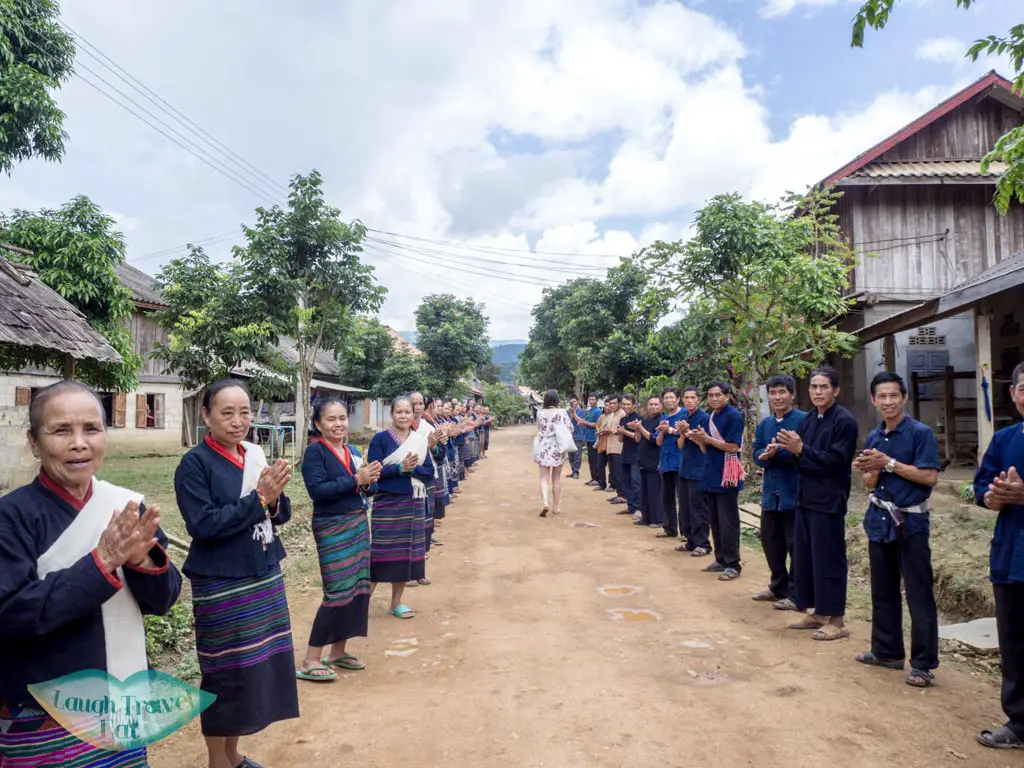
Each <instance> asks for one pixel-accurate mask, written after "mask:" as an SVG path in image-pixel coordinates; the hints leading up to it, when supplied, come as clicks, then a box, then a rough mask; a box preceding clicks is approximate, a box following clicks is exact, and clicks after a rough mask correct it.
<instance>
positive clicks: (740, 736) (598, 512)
mask: <svg viewBox="0 0 1024 768" xmlns="http://www.w3.org/2000/svg"><path fill="white" fill-rule="evenodd" d="M532 435H533V430H532V429H530V428H518V429H512V430H502V431H501V432H500V433H497V434H495V435H492V440H491V455H490V458H488V459H487V460H486V461H483V462H481V463H480V464H479V465H478V466H479V467H480V470H479V471H478V472H477V473H476V474H474V475H473V476H472V477H471V478H470V480H469V482H468V483H467V484H466V485H465V486H464V488H465V490H464V492H463V494H462V496H461V498H459V500H458V502H457V503H456V504H455V505H454V507H453V508H452V509H451V511H450V514H449V516H448V518H447V519H446V520H445V522H444V525H443V527H442V528H441V529H440V530H439V532H438V536H439V537H440V538H441V539H442V541H444V544H445V545H444V546H443V547H437V548H435V549H434V550H433V553H434V554H433V556H432V557H431V559H430V560H429V561H428V564H427V574H428V576H430V578H431V579H432V580H433V582H434V584H433V585H431V586H427V587H419V588H417V589H415V590H410V592H409V593H408V595H407V599H406V601H405V602H406V603H407V604H408V605H410V606H411V607H412V608H414V609H416V610H417V611H418V615H417V617H416V618H415V619H411V620H406V621H402V620H399V619H396V618H392V617H390V616H388V615H387V614H386V606H385V604H384V603H383V598H382V596H380V595H378V596H377V597H376V598H375V600H374V605H373V607H372V608H371V621H370V637H369V638H367V639H359V640H356V641H352V642H351V643H350V650H352V651H353V652H355V653H357V654H359V655H360V656H362V657H363V658H364V659H365V660H366V661H367V665H368V666H367V669H366V670H364V671H362V672H355V673H345V675H344V676H343V677H339V679H338V680H337V681H335V682H333V683H328V684H314V683H306V682H302V681H300V682H299V689H300V697H301V709H302V717H301V718H300V719H299V720H295V721H290V722H285V723H278V724H276V725H274V726H272V727H271V728H269V729H268V730H266V731H265V732H263V733H262V734H259V735H258V736H254V737H251V738H248V739H245V740H243V748H244V749H243V752H244V753H246V754H249V755H250V756H252V757H253V758H255V759H257V760H259V761H261V762H262V763H264V764H265V765H266V766H268V768H291V767H293V766H302V768H318V767H319V766H339V765H360V766H366V767H372V768H399V767H400V766H422V767H423V768H433V767H434V766H439V767H440V766H445V767H446V768H471V767H472V768H490V767H491V766H500V767H501V768H519V767H521V768H541V767H544V768H548V767H550V768H567V767H568V766H602V767H604V766H607V767H608V768H613V767H614V768H627V767H628V768H655V767H657V768H670V767H671V768H675V767H678V768H682V767H683V766H687V767H691V766H718V767H719V768H734V767H736V766H765V767H774V766H780V767H781V766H792V767H794V768H802V767H803V766H808V767H810V766H815V768H820V766H825V765H827V766H833V767H835V768H839V767H840V766H851V767H852V766H857V767H858V768H862V767H868V766H888V765H898V766H901V768H913V767H914V766H946V765H949V766H969V767H970V768H986V767H988V766H1017V765H1024V755H1018V754H1013V753H1002V752H992V751H989V750H986V749H984V748H982V747H980V746H978V745H977V744H976V743H975V742H974V734H975V732H976V731H977V730H978V729H980V728H984V727H991V726H992V725H994V724H997V723H999V722H1001V720H1002V717H1001V712H1000V710H999V703H998V695H997V694H998V691H997V689H996V688H995V687H994V686H993V685H992V684H990V683H986V682H985V681H983V680H981V679H976V678H972V677H969V676H967V675H964V674H960V673H956V672H954V671H953V670H950V669H948V668H945V669H942V668H940V670H939V671H938V673H939V679H938V684H937V685H936V686H935V687H934V688H932V689H930V690H925V691H921V690H917V689H913V688H910V687H909V686H906V685H904V683H903V679H904V675H903V674H901V673H898V672H891V671H887V670H880V669H871V668H866V667H863V666H861V665H858V664H856V663H854V662H853V660H852V657H853V655H854V654H855V653H856V652H857V651H859V650H861V649H863V648H865V647H866V643H867V642H868V637H869V628H868V626H866V625H863V624H858V625H853V626H852V627H851V629H852V635H853V636H852V638H851V639H848V640H840V641H836V642H832V643H822V642H815V641H813V640H811V639H810V637H809V636H808V635H807V634H806V633H803V632H794V631H788V630H785V629H784V626H785V624H786V622H787V620H791V619H792V617H793V616H794V615H795V614H792V613H788V612H787V613H782V612H779V611H775V610H773V609H772V608H771V607H770V605H765V604H759V603H754V602H753V601H751V600H750V595H751V594H752V593H753V592H755V591H757V590H759V589H760V588H762V587H763V586H764V585H765V584H766V570H767V569H766V567H765V565H764V563H763V559H762V557H761V554H760V552H756V551H751V550H747V551H746V562H745V568H744V572H743V577H742V578H741V579H739V580H737V581H735V582H732V583H725V582H719V581H717V580H716V578H715V577H714V576H712V575H708V574H704V573H701V572H700V569H701V568H702V567H703V566H704V565H706V564H707V563H708V560H707V559H704V558H701V559H695V558H690V557H688V556H684V555H682V554H679V553H676V552H674V551H673V550H672V546H671V545H670V544H668V543H666V541H665V540H656V539H654V537H653V534H654V532H653V531H651V530H650V529H647V528H643V527H641V526H634V525H632V522H631V520H630V518H629V517H628V516H624V515H616V514H615V511H616V510H618V509H619V507H613V506H611V505H609V504H607V503H606V501H605V500H606V498H607V497H606V495H605V494H602V493H598V492H594V491H593V490H591V488H589V487H587V486H585V485H584V484H583V482H584V480H585V479H586V468H585V467H584V478H583V480H579V481H572V480H566V481H565V485H566V488H567V490H566V493H565V495H564V496H563V501H562V511H563V514H561V515H560V516H557V517H549V518H548V519H540V518H539V517H538V515H537V513H538V511H539V507H540V503H539V492H538V490H537V481H536V475H537V470H536V467H535V466H534V464H533V462H532V460H531V457H530V440H531V439H532ZM580 522H585V523H594V524H596V525H597V526H599V527H574V526H573V525H572V524H573V523H580ZM609 585H613V586H628V587H633V588H635V591H633V590H630V589H612V590H609V591H610V592H612V593H613V594H611V595H607V594H603V593H602V587H607V586H609ZM630 592H632V594H623V593H630ZM318 600H319V598H318V596H317V595H315V594H313V593H308V594H306V595H305V596H303V597H302V598H301V599H296V598H295V597H293V598H292V617H293V623H294V629H295V634H296V638H297V645H302V644H303V643H304V642H305V639H306V637H307V634H308V631H309V626H310V623H311V620H312V617H313V614H314V613H315V611H316V608H317V604H318ZM635 619H645V620H635ZM409 651H412V652H411V653H409ZM300 652H301V651H300V650H299V649H297V653H300ZM396 652H398V655H395V653H396ZM151 765H152V766H154V767H155V768H191V767H192V766H195V767H197V768H198V767H199V766H203V765H205V751H204V749H203V746H202V742H201V739H200V738H199V734H198V730H197V728H196V723H193V724H192V725H190V726H189V727H188V728H187V729H185V730H184V731H182V732H180V733H178V734H175V735H174V736H172V737H171V738H170V739H168V740H167V741H165V742H163V743H161V744H159V745H157V746H156V747H155V748H154V749H153V750H152V755H151Z"/></svg>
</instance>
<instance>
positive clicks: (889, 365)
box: [882, 333, 896, 371]
mask: <svg viewBox="0 0 1024 768" xmlns="http://www.w3.org/2000/svg"><path fill="white" fill-rule="evenodd" d="M882 360H883V361H884V363H885V370H887V371H895V370H896V337H895V336H893V335H892V334H891V333H890V334H889V335H888V336H886V337H885V338H884V339H882Z"/></svg>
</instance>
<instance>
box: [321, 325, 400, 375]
mask: <svg viewBox="0 0 1024 768" xmlns="http://www.w3.org/2000/svg"><path fill="white" fill-rule="evenodd" d="M393 354H396V352H395V345H394V342H393V341H392V339H391V334H389V333H388V329H387V327H386V326H384V325H382V324H381V323H380V321H378V320H377V319H376V318H370V317H357V318H356V319H355V320H354V322H353V325H352V330H351V332H350V333H349V335H348V337H347V338H346V340H345V344H344V345H343V347H342V348H341V349H337V350H335V355H336V357H337V360H338V365H339V375H340V376H341V379H342V381H343V382H345V384H347V385H349V386H351V387H359V388H360V389H369V390H373V389H374V388H375V387H376V386H377V382H378V381H379V379H380V378H381V375H382V374H383V372H384V369H385V368H386V367H387V364H388V362H389V361H390V360H391V357H392V355H393Z"/></svg>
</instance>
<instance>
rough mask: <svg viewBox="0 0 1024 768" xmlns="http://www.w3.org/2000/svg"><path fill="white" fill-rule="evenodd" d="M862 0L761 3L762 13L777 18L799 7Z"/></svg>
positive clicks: (766, 0)
mask: <svg viewBox="0 0 1024 768" xmlns="http://www.w3.org/2000/svg"><path fill="white" fill-rule="evenodd" d="M860 1H861V0H764V1H763V4H762V5H761V15H762V16H763V17H764V18H766V19H775V18H779V17H781V16H788V15H789V14H791V13H792V12H793V11H795V10H796V9H797V8H801V7H805V8H811V9H815V8H825V7H827V6H830V5H839V4H840V3H844V2H845V3H847V4H850V3H858V2H860Z"/></svg>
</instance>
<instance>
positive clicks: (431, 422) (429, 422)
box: [423, 416, 437, 429]
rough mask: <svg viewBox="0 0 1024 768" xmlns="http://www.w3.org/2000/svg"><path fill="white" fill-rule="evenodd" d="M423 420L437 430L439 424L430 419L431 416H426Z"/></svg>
mask: <svg viewBox="0 0 1024 768" xmlns="http://www.w3.org/2000/svg"><path fill="white" fill-rule="evenodd" d="M423 420H424V421H425V422H427V424H429V425H430V426H432V427H434V428H435V429H437V422H436V421H434V420H433V419H432V418H430V417H429V416H424V417H423Z"/></svg>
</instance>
